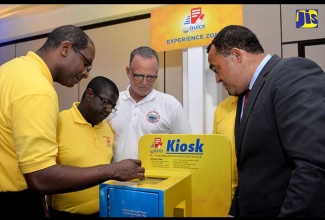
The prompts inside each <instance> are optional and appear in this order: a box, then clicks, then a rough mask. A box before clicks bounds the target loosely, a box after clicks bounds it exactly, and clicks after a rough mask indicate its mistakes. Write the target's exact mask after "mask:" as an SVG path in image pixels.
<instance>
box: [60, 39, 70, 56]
mask: <svg viewBox="0 0 325 220" xmlns="http://www.w3.org/2000/svg"><path fill="white" fill-rule="evenodd" d="M71 49H72V44H71V42H70V41H63V42H62V43H61V45H60V53H61V54H62V56H64V57H66V56H67V55H68V52H69V50H71Z"/></svg>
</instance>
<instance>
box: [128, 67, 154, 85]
mask: <svg viewBox="0 0 325 220" xmlns="http://www.w3.org/2000/svg"><path fill="white" fill-rule="evenodd" d="M130 70H131V69H130ZM131 72H132V76H133V77H134V79H135V80H136V81H139V82H140V81H142V80H143V79H144V78H146V80H147V81H148V82H154V81H155V80H156V79H157V77H158V76H157V75H147V76H145V75H142V74H136V73H133V71H132V70H131Z"/></svg>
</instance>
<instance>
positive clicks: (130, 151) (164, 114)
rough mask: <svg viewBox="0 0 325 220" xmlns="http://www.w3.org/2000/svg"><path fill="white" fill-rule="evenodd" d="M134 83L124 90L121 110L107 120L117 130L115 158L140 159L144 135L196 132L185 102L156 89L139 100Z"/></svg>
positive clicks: (118, 159)
mask: <svg viewBox="0 0 325 220" xmlns="http://www.w3.org/2000/svg"><path fill="white" fill-rule="evenodd" d="M129 88H130V85H129V86H128V87H127V89H126V90H125V91H123V92H120V96H119V100H118V102H117V104H116V108H117V111H116V112H115V113H111V114H110V115H109V116H108V118H107V121H108V123H109V124H110V126H111V128H112V130H113V132H114V137H115V138H114V156H113V161H114V162H117V161H120V160H123V159H127V158H132V159H137V158H138V142H139V139H140V137H141V136H142V135H144V134H158V133H160V134H168V133H170V134H182V133H188V134H191V133H192V128H191V126H190V123H189V120H188V118H187V116H186V115H185V113H184V110H183V107H182V105H181V103H180V102H179V101H178V100H177V99H176V98H175V97H173V96H171V95H169V94H166V93H162V92H159V91H157V90H154V89H153V90H152V91H151V92H150V93H149V94H148V95H147V96H146V97H145V98H144V99H142V100H141V101H139V102H138V103H136V102H135V101H134V100H133V98H132V97H131V96H130V92H129Z"/></svg>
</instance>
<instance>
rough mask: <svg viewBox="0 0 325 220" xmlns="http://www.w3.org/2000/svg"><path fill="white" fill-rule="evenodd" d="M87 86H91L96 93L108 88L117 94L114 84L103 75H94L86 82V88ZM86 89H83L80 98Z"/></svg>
mask: <svg viewBox="0 0 325 220" xmlns="http://www.w3.org/2000/svg"><path fill="white" fill-rule="evenodd" d="M88 88H91V89H92V90H93V91H94V92H95V93H97V94H101V93H103V91H107V90H110V91H112V92H113V93H114V94H116V95H117V96H119V90H118V88H117V86H116V84H115V83H114V82H113V81H112V80H110V79H108V78H106V77H104V76H96V77H94V78H93V79H92V80H90V82H89V83H88V85H87V88H86V90H87V89H88ZM86 90H85V91H84V93H83V95H82V99H83V98H84V97H85V95H86Z"/></svg>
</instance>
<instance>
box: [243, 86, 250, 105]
mask: <svg viewBox="0 0 325 220" xmlns="http://www.w3.org/2000/svg"><path fill="white" fill-rule="evenodd" d="M250 91H251V90H250V89H247V90H246V95H245V100H244V108H245V107H246V105H247V100H248V96H249V93H250Z"/></svg>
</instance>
